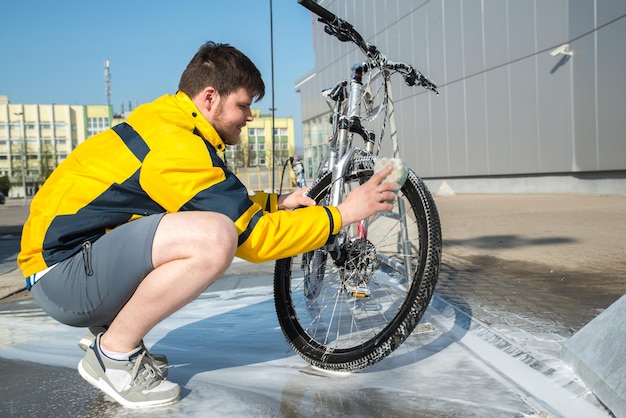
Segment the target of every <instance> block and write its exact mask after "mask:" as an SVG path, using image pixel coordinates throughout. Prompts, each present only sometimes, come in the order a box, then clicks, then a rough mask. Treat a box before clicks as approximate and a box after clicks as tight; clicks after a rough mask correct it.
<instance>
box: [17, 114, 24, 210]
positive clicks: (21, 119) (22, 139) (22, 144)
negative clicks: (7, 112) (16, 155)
mask: <svg viewBox="0 0 626 418" xmlns="http://www.w3.org/2000/svg"><path fill="white" fill-rule="evenodd" d="M15 115H18V116H19V117H20V134H21V136H22V138H21V141H20V142H21V144H20V145H21V148H22V149H21V151H20V154H21V157H22V189H23V190H24V196H23V200H22V205H23V206H26V130H25V129H24V110H22V111H21V112H19V113H15Z"/></svg>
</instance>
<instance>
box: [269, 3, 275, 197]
mask: <svg viewBox="0 0 626 418" xmlns="http://www.w3.org/2000/svg"><path fill="white" fill-rule="evenodd" d="M272 9H273V8H272V0H270V56H271V63H272V109H271V110H272V193H273V192H274V190H276V188H275V186H274V171H275V170H274V166H275V162H276V154H275V152H276V146H275V142H276V141H275V138H274V130H275V129H274V112H275V111H276V106H275V105H274V18H273V13H272Z"/></svg>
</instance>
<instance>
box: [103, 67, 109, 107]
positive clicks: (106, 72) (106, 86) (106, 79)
mask: <svg viewBox="0 0 626 418" xmlns="http://www.w3.org/2000/svg"><path fill="white" fill-rule="evenodd" d="M104 91H105V92H106V95H107V105H109V106H110V105H111V71H110V69H109V60H104Z"/></svg>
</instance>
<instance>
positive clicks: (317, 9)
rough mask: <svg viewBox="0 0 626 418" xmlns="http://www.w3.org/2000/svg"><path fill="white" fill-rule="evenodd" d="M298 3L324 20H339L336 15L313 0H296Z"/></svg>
mask: <svg viewBox="0 0 626 418" xmlns="http://www.w3.org/2000/svg"><path fill="white" fill-rule="evenodd" d="M298 3H299V4H300V5H302V6H304V7H306V8H307V9H309V10H310V11H311V12H313V13H315V14H316V15H318V16H319V17H321V18H322V19H324V20H328V21H329V22H334V21H335V20H339V18H338V17H337V15H335V14H334V13H332V12H331V11H329V10H327V9H325V8H323V7H322V6H320V5H319V4H317V3H315V2H314V1H313V0H298Z"/></svg>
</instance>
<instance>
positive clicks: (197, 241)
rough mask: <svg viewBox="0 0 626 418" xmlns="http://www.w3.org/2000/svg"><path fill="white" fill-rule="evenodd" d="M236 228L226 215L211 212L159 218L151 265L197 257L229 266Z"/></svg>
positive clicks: (186, 213)
mask: <svg viewBox="0 0 626 418" xmlns="http://www.w3.org/2000/svg"><path fill="white" fill-rule="evenodd" d="M237 238H238V234H237V229H236V228H235V224H234V222H233V221H232V220H231V219H230V218H228V217H227V216H225V215H223V214H221V213H215V212H177V213H170V214H167V215H165V216H164V217H163V219H162V220H161V224H160V225H159V227H158V229H157V233H156V235H155V240H154V246H153V258H155V260H154V261H155V262H156V263H155V265H158V264H161V263H163V262H167V261H169V260H172V259H179V258H189V257H196V256H199V258H200V259H207V257H208V259H209V260H211V262H212V263H215V262H219V263H224V264H225V265H227V266H228V265H230V263H231V261H232V259H233V257H234V256H235V251H236V250H237Z"/></svg>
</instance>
